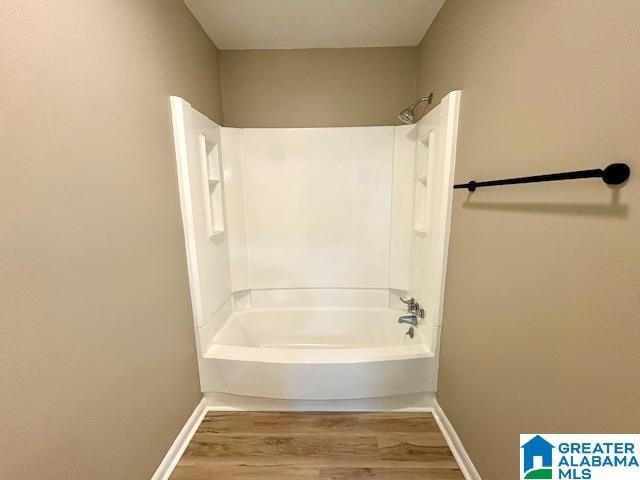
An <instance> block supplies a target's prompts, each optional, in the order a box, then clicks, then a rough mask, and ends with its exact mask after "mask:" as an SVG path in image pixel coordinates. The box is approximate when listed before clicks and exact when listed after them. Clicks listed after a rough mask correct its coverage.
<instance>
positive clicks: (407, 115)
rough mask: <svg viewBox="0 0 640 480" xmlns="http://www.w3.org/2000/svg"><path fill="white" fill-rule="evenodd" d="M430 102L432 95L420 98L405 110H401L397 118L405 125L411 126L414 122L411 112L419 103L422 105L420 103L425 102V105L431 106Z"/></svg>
mask: <svg viewBox="0 0 640 480" xmlns="http://www.w3.org/2000/svg"><path fill="white" fill-rule="evenodd" d="M431 100H433V93H430V94H429V95H428V96H426V97H420V98H419V99H417V100H416V101H415V102H413V103H412V104H411V105H409V106H408V107H407V108H405V109H404V110H402V111H401V112H400V113H399V114H398V118H399V119H400V121H401V122H402V123H404V124H405V125H411V124H412V123H413V122H414V121H415V117H414V114H413V111H414V110H415V108H416V106H417V105H418V104H419V103H422V102H427V104H431Z"/></svg>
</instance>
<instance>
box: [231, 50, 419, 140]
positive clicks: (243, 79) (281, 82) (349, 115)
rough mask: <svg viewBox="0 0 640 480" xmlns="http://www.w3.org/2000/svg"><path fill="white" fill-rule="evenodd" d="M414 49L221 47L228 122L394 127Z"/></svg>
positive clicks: (410, 95)
mask: <svg viewBox="0 0 640 480" xmlns="http://www.w3.org/2000/svg"><path fill="white" fill-rule="evenodd" d="M416 62H417V48H415V47H397V48H340V49H299V50H223V51H221V52H220V63H221V77H222V91H223V96H224V118H225V126H227V127H346V126H367V125H398V124H399V122H398V118H397V114H398V112H399V111H400V110H402V109H403V108H404V107H405V106H407V105H408V104H410V103H411V102H412V101H413V99H414V93H415V82H416Z"/></svg>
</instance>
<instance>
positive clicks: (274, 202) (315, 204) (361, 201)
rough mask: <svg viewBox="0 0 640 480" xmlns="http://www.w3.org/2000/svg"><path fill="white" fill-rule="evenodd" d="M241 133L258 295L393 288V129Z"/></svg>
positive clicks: (250, 257)
mask: <svg viewBox="0 0 640 480" xmlns="http://www.w3.org/2000/svg"><path fill="white" fill-rule="evenodd" d="M242 136H243V139H242V141H243V145H242V150H243V152H242V153H243V161H244V169H245V172H244V180H245V202H246V205H245V207H246V219H247V221H246V228H247V244H248V251H249V255H248V262H249V271H250V277H251V288H252V289H287V288H371V289H376V288H388V286H389V227H390V215H391V181H390V179H391V175H392V160H393V137H394V131H393V127H358V128H353V127H351V128H304V129H244V130H243V132H242Z"/></svg>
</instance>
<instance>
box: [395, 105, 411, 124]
mask: <svg viewBox="0 0 640 480" xmlns="http://www.w3.org/2000/svg"><path fill="white" fill-rule="evenodd" d="M398 118H399V119H400V121H401V122H402V123H404V124H405V125H411V124H412V123H413V120H414V119H413V108H410V107H407V108H405V109H404V110H402V111H401V112H400V113H399V114H398Z"/></svg>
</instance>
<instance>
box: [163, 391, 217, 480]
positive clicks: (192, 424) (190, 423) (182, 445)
mask: <svg viewBox="0 0 640 480" xmlns="http://www.w3.org/2000/svg"><path fill="white" fill-rule="evenodd" d="M206 413H207V403H206V401H205V399H204V398H203V399H202V400H200V402H199V403H198V405H196V408H195V409H194V410H193V413H192V414H191V416H190V417H189V419H188V420H187V422H186V423H185V424H184V427H182V430H180V433H178V436H177V437H176V439H175V440H174V442H173V443H172V444H171V447H169V451H168V452H167V454H166V455H165V456H164V458H163V459H162V462H161V463H160V466H159V467H158V469H157V470H156V472H155V473H154V474H153V476H152V477H151V480H167V479H168V478H169V477H170V476H171V474H172V473H173V469H174V468H175V467H176V465H177V464H178V461H179V460H180V457H182V454H183V453H184V451H185V450H186V449H187V445H189V442H190V441H191V438H192V437H193V435H194V433H196V430H197V429H198V427H199V426H200V422H202V419H203V418H204V416H205V415H206Z"/></svg>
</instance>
